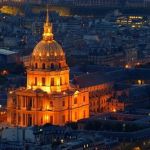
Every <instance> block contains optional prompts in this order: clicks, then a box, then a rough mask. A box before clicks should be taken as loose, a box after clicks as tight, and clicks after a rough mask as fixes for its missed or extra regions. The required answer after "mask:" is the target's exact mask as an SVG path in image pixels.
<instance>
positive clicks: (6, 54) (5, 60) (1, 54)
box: [0, 49, 19, 64]
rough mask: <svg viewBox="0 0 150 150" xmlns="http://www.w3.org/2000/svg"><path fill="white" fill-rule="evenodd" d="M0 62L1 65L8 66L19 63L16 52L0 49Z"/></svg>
mask: <svg viewBox="0 0 150 150" xmlns="http://www.w3.org/2000/svg"><path fill="white" fill-rule="evenodd" d="M0 62H1V64H10V63H16V62H19V55H18V53H17V52H14V51H10V50H6V49H0Z"/></svg>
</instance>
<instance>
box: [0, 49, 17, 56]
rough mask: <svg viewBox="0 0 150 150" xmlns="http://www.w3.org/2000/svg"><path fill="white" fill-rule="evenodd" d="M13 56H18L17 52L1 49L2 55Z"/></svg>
mask: <svg viewBox="0 0 150 150" xmlns="http://www.w3.org/2000/svg"><path fill="white" fill-rule="evenodd" d="M12 54H17V52H14V51H10V50H6V49H0V55H12Z"/></svg>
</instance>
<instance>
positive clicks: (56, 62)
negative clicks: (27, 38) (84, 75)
mask: <svg viewBox="0 0 150 150" xmlns="http://www.w3.org/2000/svg"><path fill="white" fill-rule="evenodd" d="M31 67H32V68H34V69H50V68H51V69H53V70H54V69H55V70H57V69H58V68H60V69H62V68H65V67H68V66H67V64H66V59H65V53H64V51H63V49H62V47H61V46H60V45H59V44H58V43H57V42H56V41H55V40H54V39H53V33H52V23H50V22H49V16H48V11H47V17H46V22H45V23H44V32H43V38H42V40H41V41H40V42H39V43H38V44H37V45H36V46H35V48H34V50H33V53H32V56H31Z"/></svg>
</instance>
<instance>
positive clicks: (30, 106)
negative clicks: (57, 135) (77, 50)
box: [7, 11, 89, 126]
mask: <svg viewBox="0 0 150 150" xmlns="http://www.w3.org/2000/svg"><path fill="white" fill-rule="evenodd" d="M7 110H8V113H7V121H8V122H9V123H10V124H12V125H17V126H32V125H43V124H45V123H51V124H54V125H64V124H65V123H66V122H73V121H77V120H79V119H82V118H87V117H89V95H88V91H86V90H81V89H78V88H75V87H73V86H71V85H70V83H69V67H68V65H67V63H66V59H65V53H64V51H63V49H62V48H61V46H60V45H59V44H58V43H57V42H56V41H55V40H54V39H53V33H52V24H51V23H50V22H49V16H48V11H47V18H46V23H45V24H44V32H43V39H42V40H41V41H40V42H39V43H38V44H37V45H36V46H35V48H34V50H33V53H32V55H31V62H30V66H29V68H28V69H27V87H25V88H19V89H16V90H15V91H11V92H9V94H8V101H7Z"/></svg>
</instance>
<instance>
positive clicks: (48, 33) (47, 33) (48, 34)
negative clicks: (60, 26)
mask: <svg viewBox="0 0 150 150" xmlns="http://www.w3.org/2000/svg"><path fill="white" fill-rule="evenodd" d="M46 11H47V13H46V22H45V23H44V32H43V40H45V41H52V40H53V33H52V23H50V22H49V10H48V5H47V9H46Z"/></svg>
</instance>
